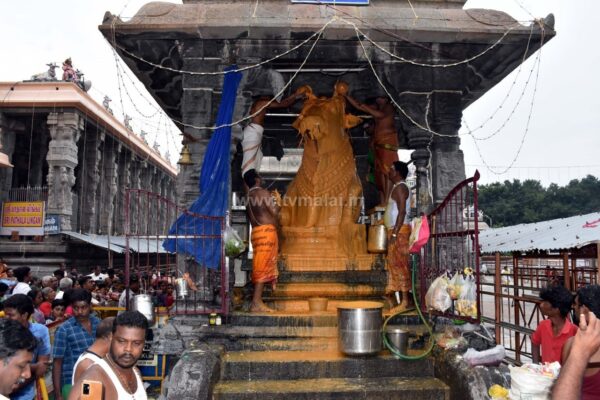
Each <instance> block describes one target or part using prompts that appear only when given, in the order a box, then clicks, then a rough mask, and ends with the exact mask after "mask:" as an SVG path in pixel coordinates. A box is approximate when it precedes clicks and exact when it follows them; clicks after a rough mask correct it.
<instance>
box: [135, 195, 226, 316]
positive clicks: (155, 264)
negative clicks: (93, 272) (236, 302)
mask: <svg viewBox="0 0 600 400" xmlns="http://www.w3.org/2000/svg"><path fill="white" fill-rule="evenodd" d="M125 195H126V199H125V220H126V221H125V247H126V248H125V251H126V252H125V282H126V288H129V286H130V281H131V277H132V276H136V277H137V278H138V280H139V281H140V283H141V292H142V293H146V294H151V295H153V296H155V297H159V298H160V296H162V297H165V294H164V293H163V291H164V290H165V288H166V290H167V292H168V293H167V294H166V296H167V297H168V296H171V295H172V299H173V304H172V305H171V312H172V313H174V314H209V313H213V312H216V313H220V314H223V315H226V314H228V312H229V285H228V282H229V268H228V262H227V260H226V258H225V254H224V249H223V241H222V240H221V236H222V232H223V230H224V227H225V218H223V217H211V216H205V215H199V214H195V213H192V212H190V211H188V210H186V209H185V208H183V207H179V206H177V205H176V204H175V203H173V202H172V201H170V200H168V199H166V198H164V197H161V196H160V195H158V194H156V193H152V192H149V191H146V190H140V189H128V190H126V192H125ZM181 215H186V216H187V217H189V220H188V223H189V224H191V225H193V226H197V227H200V228H199V229H195V230H194V231H195V233H193V234H190V233H187V232H180V231H178V230H176V231H175V232H171V233H169V228H170V227H171V225H173V223H174V222H175V221H176V220H177V218H178V217H179V216H181ZM176 226H179V225H178V224H177V225H176ZM178 229H179V228H178ZM215 232H216V233H215ZM165 240H174V241H176V242H177V243H179V241H187V242H188V243H192V246H193V251H192V252H191V253H193V254H197V253H198V252H203V251H210V250H214V251H218V252H220V264H219V265H218V268H216V269H209V268H207V267H206V266H205V265H201V263H199V262H198V261H197V260H196V259H195V257H194V256H193V255H191V254H185V253H183V252H169V251H167V250H165V248H164V247H163V243H164V241H165ZM211 246H212V247H211ZM214 246H218V248H215V247H214ZM151 255H152V256H151ZM127 308H129V304H127Z"/></svg>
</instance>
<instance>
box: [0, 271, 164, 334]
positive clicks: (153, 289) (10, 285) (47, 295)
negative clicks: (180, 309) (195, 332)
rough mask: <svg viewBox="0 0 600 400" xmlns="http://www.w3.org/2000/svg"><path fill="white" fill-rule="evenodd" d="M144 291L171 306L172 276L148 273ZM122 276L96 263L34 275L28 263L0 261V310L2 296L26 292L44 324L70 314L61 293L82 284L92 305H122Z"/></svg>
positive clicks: (135, 283) (134, 289)
mask: <svg viewBox="0 0 600 400" xmlns="http://www.w3.org/2000/svg"><path fill="white" fill-rule="evenodd" d="M142 280H143V283H144V287H146V288H147V292H148V293H149V294H151V295H152V296H153V300H154V305H155V306H157V307H171V306H172V305H173V303H174V301H175V298H174V294H173V293H174V286H173V280H174V279H170V280H166V279H160V278H158V277H156V276H151V277H149V278H148V279H144V278H143V279H142ZM124 282H125V280H124V276H123V274H122V273H120V272H119V273H115V271H114V270H113V269H112V268H109V269H106V270H105V271H104V272H103V271H102V268H101V267H100V266H96V267H94V269H93V271H92V272H91V273H90V274H86V275H84V274H80V273H79V272H78V271H77V268H71V269H70V271H67V268H66V265H65V264H61V266H60V268H58V269H57V270H55V271H54V272H53V274H52V275H45V276H42V277H36V276H34V275H33V274H32V273H31V269H30V268H29V267H18V268H15V269H14V270H13V269H11V268H8V267H7V266H6V264H4V263H2V262H1V261H0V311H1V309H2V308H1V307H2V303H3V301H4V299H7V298H8V297H10V296H12V295H15V294H23V295H27V296H29V297H30V298H31V299H32V301H33V304H34V314H33V320H34V321H35V322H37V323H40V324H43V325H48V324H52V323H55V322H59V321H63V320H64V319H66V318H68V317H70V316H72V315H73V312H72V309H71V308H70V307H69V304H68V299H67V298H66V297H65V295H66V294H68V293H69V292H70V291H71V290H73V289H77V288H83V289H85V290H86V291H88V292H89V293H90V294H91V296H92V305H93V306H106V307H124V306H125V305H126V297H125V283H124ZM140 288H141V282H140V279H139V276H138V275H135V274H134V275H132V276H131V277H130V291H129V296H130V298H131V297H133V296H134V295H135V294H136V293H138V292H139V291H140Z"/></svg>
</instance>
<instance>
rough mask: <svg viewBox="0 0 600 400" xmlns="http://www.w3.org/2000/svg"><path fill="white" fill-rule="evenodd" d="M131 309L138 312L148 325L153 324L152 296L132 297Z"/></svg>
mask: <svg viewBox="0 0 600 400" xmlns="http://www.w3.org/2000/svg"><path fill="white" fill-rule="evenodd" d="M131 309H132V310H133V311H139V312H141V313H142V314H144V317H146V319H148V322H150V325H152V324H153V323H154V304H152V296H150V295H149V294H138V295H136V296H134V297H133V301H132V302H131Z"/></svg>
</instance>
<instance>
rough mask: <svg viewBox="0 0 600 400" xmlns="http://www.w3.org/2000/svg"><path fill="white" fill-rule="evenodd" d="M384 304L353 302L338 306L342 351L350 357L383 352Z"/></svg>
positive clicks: (339, 338)
mask: <svg viewBox="0 0 600 400" xmlns="http://www.w3.org/2000/svg"><path fill="white" fill-rule="evenodd" d="M382 309H383V304H382V303H378V302H375V301H352V302H346V303H341V304H339V305H338V340H339V347H340V351H341V352H342V353H344V354H347V355H350V356H363V355H370V354H377V353H378V352H379V351H381V342H382V338H381V326H382V325H383V316H382Z"/></svg>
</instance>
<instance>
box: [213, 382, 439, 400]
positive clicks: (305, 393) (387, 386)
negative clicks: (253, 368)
mask: <svg viewBox="0 0 600 400" xmlns="http://www.w3.org/2000/svg"><path fill="white" fill-rule="evenodd" d="M213 399H222V400H266V399H268V400H279V399H281V400H321V399H322V400H326V399H327V400H329V399H349V400H358V399H369V400H389V399H411V400H438V399H439V400H449V399H450V389H449V387H448V386H446V385H445V384H444V383H443V382H442V381H440V380H439V379H436V378H423V377H421V378H407V377H403V378H397V377H386V378H369V379H363V378H350V379H348V378H322V379H302V380H285V381H282V380H263V381H255V380H246V379H244V380H239V381H227V382H220V383H218V384H217V385H216V387H215V389H214V391H213Z"/></svg>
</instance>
